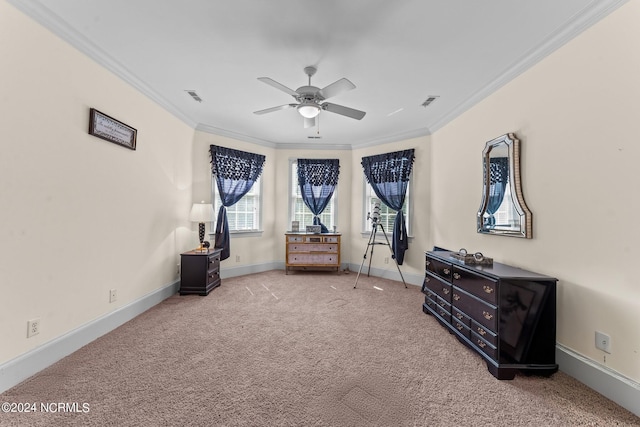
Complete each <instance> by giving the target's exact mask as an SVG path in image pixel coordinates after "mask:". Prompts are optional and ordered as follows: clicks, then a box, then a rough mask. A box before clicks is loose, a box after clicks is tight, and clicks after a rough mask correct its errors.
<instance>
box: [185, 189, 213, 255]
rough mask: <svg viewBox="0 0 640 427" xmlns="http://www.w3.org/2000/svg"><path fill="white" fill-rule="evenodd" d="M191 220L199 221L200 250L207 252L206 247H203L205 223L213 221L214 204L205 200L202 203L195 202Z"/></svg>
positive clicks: (190, 214)
mask: <svg viewBox="0 0 640 427" xmlns="http://www.w3.org/2000/svg"><path fill="white" fill-rule="evenodd" d="M189 221H191V222H197V223H199V224H198V227H199V229H198V231H199V235H200V247H199V248H198V251H200V252H205V249H204V248H203V247H202V243H203V242H204V223H205V222H211V221H213V205H212V204H210V203H205V202H204V200H203V201H202V202H200V203H194V204H193V206H192V207H191V212H190V213H189Z"/></svg>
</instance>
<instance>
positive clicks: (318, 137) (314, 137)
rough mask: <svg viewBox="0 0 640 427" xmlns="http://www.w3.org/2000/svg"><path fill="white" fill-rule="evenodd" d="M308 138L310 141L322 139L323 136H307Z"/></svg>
mask: <svg viewBox="0 0 640 427" xmlns="http://www.w3.org/2000/svg"><path fill="white" fill-rule="evenodd" d="M307 138H309V139H322V137H321V136H314V135H309V136H307Z"/></svg>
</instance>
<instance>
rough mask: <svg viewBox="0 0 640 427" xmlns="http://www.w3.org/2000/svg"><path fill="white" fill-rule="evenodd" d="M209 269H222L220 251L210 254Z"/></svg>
mask: <svg viewBox="0 0 640 427" xmlns="http://www.w3.org/2000/svg"><path fill="white" fill-rule="evenodd" d="M208 262H209V265H208V267H207V270H220V252H217V253H215V254H213V255H209V260H208Z"/></svg>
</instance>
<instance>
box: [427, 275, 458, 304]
mask: <svg viewBox="0 0 640 427" xmlns="http://www.w3.org/2000/svg"><path fill="white" fill-rule="evenodd" d="M424 286H425V287H426V288H428V289H430V290H431V291H433V292H434V293H436V294H437V295H438V296H439V297H440V298H442V299H444V300H445V301H447V302H448V303H449V304H451V284H449V283H447V282H445V281H444V280H442V279H440V278H438V277H436V276H432V275H431V274H430V273H427V275H426V277H425V278H424Z"/></svg>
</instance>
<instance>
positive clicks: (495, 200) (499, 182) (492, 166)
mask: <svg viewBox="0 0 640 427" xmlns="http://www.w3.org/2000/svg"><path fill="white" fill-rule="evenodd" d="M485 173H486V171H485ZM508 182H509V159H508V158H507V157H492V158H490V159H489V200H488V202H487V213H488V214H489V217H488V218H486V219H485V225H486V226H489V227H494V226H495V225H496V218H495V216H494V214H495V213H496V211H497V210H498V208H500V205H501V204H502V200H504V192H505V190H506V188H507V184H508Z"/></svg>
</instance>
